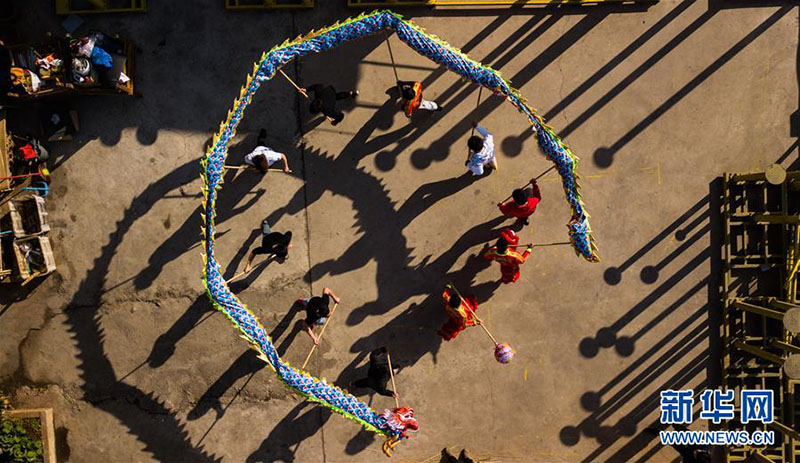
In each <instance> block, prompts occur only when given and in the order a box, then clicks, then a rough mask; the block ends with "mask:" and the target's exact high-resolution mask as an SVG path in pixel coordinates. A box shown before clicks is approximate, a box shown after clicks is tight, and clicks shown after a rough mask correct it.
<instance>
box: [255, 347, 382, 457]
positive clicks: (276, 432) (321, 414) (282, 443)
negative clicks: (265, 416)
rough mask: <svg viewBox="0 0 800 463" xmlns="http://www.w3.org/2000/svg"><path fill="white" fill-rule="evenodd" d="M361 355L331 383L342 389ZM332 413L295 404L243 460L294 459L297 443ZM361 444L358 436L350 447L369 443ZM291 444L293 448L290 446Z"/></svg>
mask: <svg viewBox="0 0 800 463" xmlns="http://www.w3.org/2000/svg"><path fill="white" fill-rule="evenodd" d="M365 355H366V354H365V353H363V352H362V353H359V355H357V356H356V358H355V359H353V361H351V362H350V363H349V364H348V365H347V366H346V367H345V368H344V369H342V371H341V372H340V373H339V376H338V377H337V379H336V381H334V384H336V385H337V386H338V387H340V388H343V389H345V385H346V384H347V383H349V382H350V381H351V380H352V379H353V378H354V376H355V371H354V370H355V366H356V365H358V364H359V363H360V362H361V361H362V360H363V359H364V357H365ZM332 414H333V412H331V411H330V410H329V409H327V408H325V407H319V406H314V404H313V403H312V402H308V401H304V402H301V403H299V404H297V406H296V407H294V408H293V409H292V410H291V411H290V412H289V413H288V414H287V415H286V416H285V417H284V418H283V419H282V420H281V421H280V422H278V424H276V425H275V427H274V428H273V429H272V431H270V433H269V435H268V436H267V438H266V439H264V441H263V442H261V445H260V446H259V447H258V449H256V451H255V452H253V453H252V454H251V455H250V456H248V457H247V459H246V460H245V461H246V462H247V463H267V462H285V463H290V462H294V461H296V454H297V449H298V447H299V446H300V444H301V443H302V442H303V441H304V440H306V439H308V438H310V437H313V436H314V435H315V434H316V433H317V431H319V430H320V429H321V428H322V426H323V425H325V423H327V422H328V419H330V417H331V415H332ZM362 432H364V431H363V429H362V430H361V431H359V432H358V433H357V434H356V436H355V437H354V438H353V439H351V441H352V440H354V439H356V438H358V436H359V435H360V434H361V433H362ZM370 434H372V433H370ZM364 443H365V439H363V438H358V440H357V442H355V443H354V444H352V445H351V447H350V449H351V450H352V451H354V452H358V451H361V450H363V449H364V448H366V445H369V443H368V442H367V443H366V445H364ZM292 446H294V449H292Z"/></svg>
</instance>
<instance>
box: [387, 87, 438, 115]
mask: <svg viewBox="0 0 800 463" xmlns="http://www.w3.org/2000/svg"><path fill="white" fill-rule="evenodd" d="M397 87H398V88H399V89H400V96H402V97H403V102H402V105H403V112H404V113H405V114H406V117H409V118H410V117H411V115H412V114H414V112H416V110H418V109H420V110H423V111H441V110H442V107H441V106H440V105H439V103H436V102H435V101H428V100H426V99H424V98H422V84H421V83H420V82H412V81H404V80H398V81H397Z"/></svg>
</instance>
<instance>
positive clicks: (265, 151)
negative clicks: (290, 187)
mask: <svg viewBox="0 0 800 463" xmlns="http://www.w3.org/2000/svg"><path fill="white" fill-rule="evenodd" d="M266 138H267V131H266V130H264V129H261V132H259V134H258V140H257V141H256V145H257V146H256V149H254V150H253V151H252V152H250V153H249V154H246V155H245V156H244V163H245V164H247V166H248V167H252V168H254V169H256V170H258V171H259V172H261V173H262V174H266V173H267V172H269V168H270V166H271V165H273V164H275V163H276V162H278V161H281V160H282V161H283V171H284V172H285V173H287V174H289V173H291V172H292V169H290V168H289V160H288V159H286V155H285V154H283V153H279V152H277V151H274V150H273V149H271V148H267V147H266V146H264V142H265V141H266Z"/></svg>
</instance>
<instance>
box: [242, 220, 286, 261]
mask: <svg viewBox="0 0 800 463" xmlns="http://www.w3.org/2000/svg"><path fill="white" fill-rule="evenodd" d="M291 241H292V232H290V231H287V232H286V233H281V232H274V231H272V230H271V229H270V227H269V223H267V219H264V221H263V222H261V246H259V247H257V248H255V249H253V250H252V251H251V252H250V256H249V257H248V258H247V265H246V266H245V267H244V273H250V269H251V268H252V267H253V259H255V258H256V256H258V255H261V254H268V255H269V256H270V258H272V257H273V256H274V257H275V258H276V259H279V260H280V261H283V260H284V259H286V258H287V257H289V249H292V244H291Z"/></svg>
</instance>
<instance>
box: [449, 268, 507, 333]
mask: <svg viewBox="0 0 800 463" xmlns="http://www.w3.org/2000/svg"><path fill="white" fill-rule="evenodd" d="M450 287H451V288H453V291H455V292H456V295H457V296H458V298H459V299H461V302H462V303H463V304H464V307H466V308H467V310H469V313H471V314H472V316H473V317H475V320H478V325H480V327H481V328H483V331H485V332H486V334H487V335H489V338H490V339H491V340H492V342H493V343H494V345H495V346H498V345H500V343H499V342H497V339H495V338H494V336H492V333H490V332H489V328H486V326H485V325H484V324H483V320H481V319H480V317H478V314H476V313H475V312H474V311H473V310H472V309H471V308H470V306H469V304H467V302H466V300H464V298H463V297H462V296H461V293H459V292H458V289H456V285H454V284H453V283H450Z"/></svg>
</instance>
